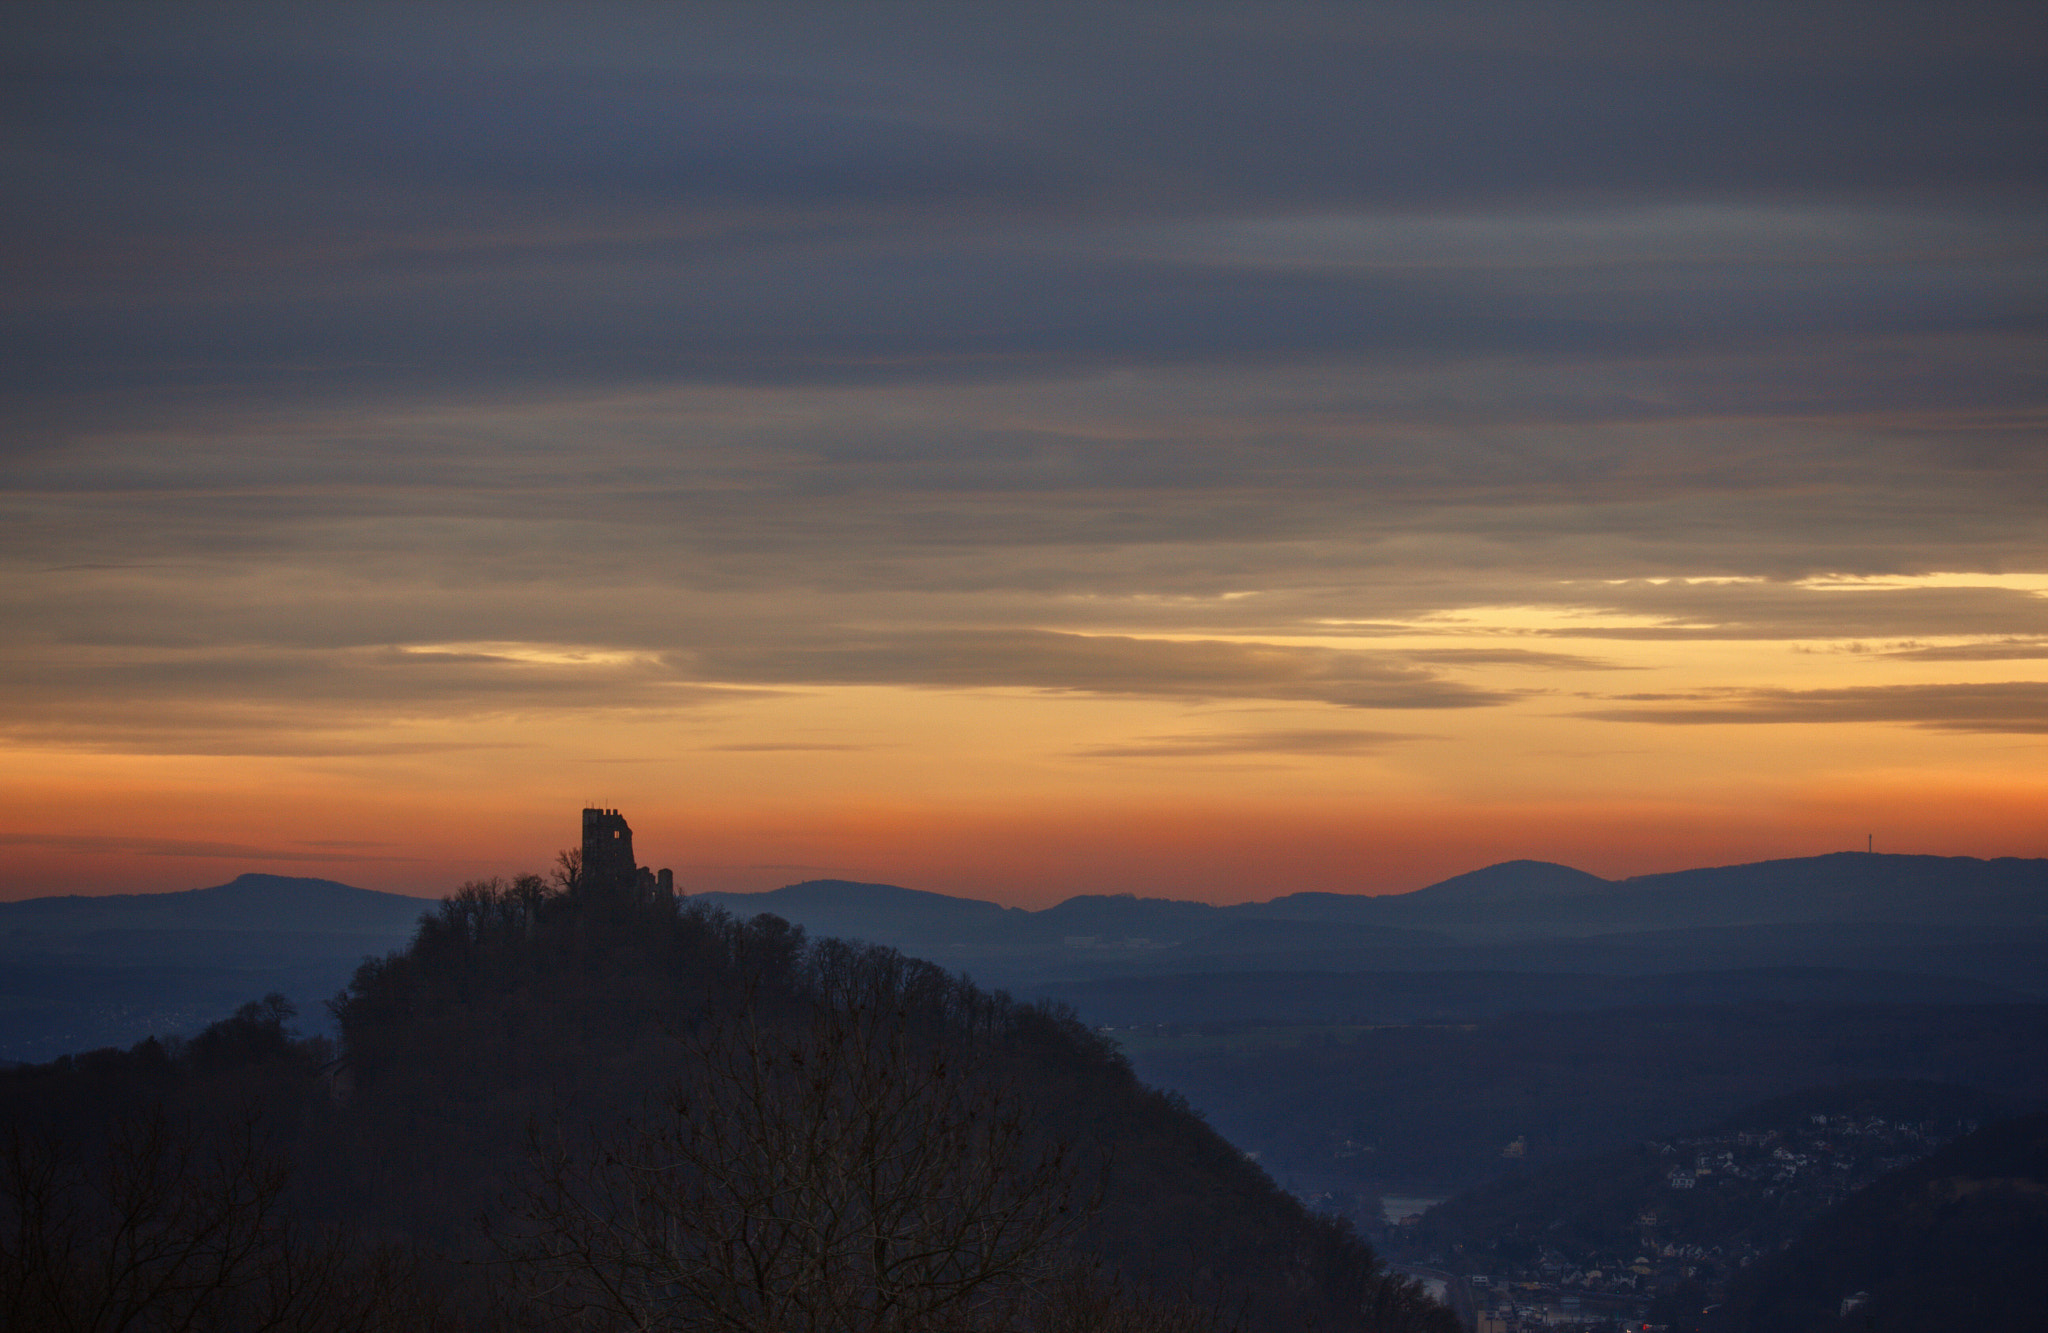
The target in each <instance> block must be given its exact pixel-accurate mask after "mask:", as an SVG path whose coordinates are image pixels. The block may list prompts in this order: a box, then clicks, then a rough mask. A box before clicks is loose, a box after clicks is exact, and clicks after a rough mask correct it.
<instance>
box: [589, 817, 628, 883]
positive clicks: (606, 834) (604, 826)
mask: <svg viewBox="0 0 2048 1333" xmlns="http://www.w3.org/2000/svg"><path fill="white" fill-rule="evenodd" d="M639 870H640V867H639V863H638V862H636V861H635V860H634V859H633V830H632V828H631V827H629V826H628V825H627V823H626V819H625V816H623V815H621V814H620V813H619V812H618V811H616V810H592V809H586V810H584V812H583V885H584V887H585V888H586V889H593V890H605V889H611V890H615V891H617V892H620V893H632V892H634V891H635V890H636V889H637V888H638V887H639V878H640V874H639Z"/></svg>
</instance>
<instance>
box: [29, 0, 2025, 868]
mask: <svg viewBox="0 0 2048 1333" xmlns="http://www.w3.org/2000/svg"><path fill="white" fill-rule="evenodd" d="M324 13H325V17H318V16H314V17H308V16H306V15H303V14H300V13H299V12H298V10H297V7H291V6H277V5H270V4H261V5H250V6H246V7H214V6H202V5H196V4H190V5H162V4H147V5H134V6H116V5H104V4H84V3H77V0H70V2H68V3H63V4H57V5H51V6H48V7H43V8H38V7H35V6H31V5H24V4H17V5H14V6H10V16H9V19H8V21H7V23H6V24H5V31H4V33H0V60H4V70H5V75H4V83H0V127H4V132H0V154H4V163H5V178H6V180H7V182H8V185H7V188H6V192H5V195H4V204H0V266H4V279H0V330H4V332H0V337H4V343H0V346H4V355H0V421H4V431H0V629H4V634H0V845H4V852H5V855H4V857H0V897H9V898H18V897H26V896H33V895H41V894H48V893H68V892H83V893H103V892H130V891H137V890H161V889H183V888H192V887H196V886H199V885H206V884H213V883H218V882H221V881H222V880H224V879H227V878H230V877H232V876H233V875H235V874H238V873H240V872H242V871H245V870H259V871H268V872H275V873H282V874H301V875H319V876H323V877H327V878H333V879H340V880H344V881H346V882H348V883H352V884H359V885H363V886H365V887H371V888H383V889H392V890H398V891H403V892H408V893H418V894H434V893H441V892H445V891H447V890H448V889H450V888H452V887H454V886H455V885H457V884H459V883H461V882H462V881H463V880H465V879H469V878H473V877H477V876H483V875H490V874H500V873H510V872H514V871H518V870H522V869H537V868H541V867H544V866H545V865H546V864H547V863H548V862H550V861H551V860H552V858H553V856H554V854H555V852H556V851H557V850H558V849H560V848H562V847H565V846H567V845H569V844H570V843H571V842H572V841H573V840H574V839H575V838H576V836H577V815H576V812H577V810H578V808H579V807H582V806H584V805H605V806H615V807H618V808H620V809H622V810H623V811H624V813H625V814H626V816H627V818H628V819H629V820H630V821H631V823H632V824H633V827H634V829H635V837H636V842H637V844H638V850H639V851H640V855H641V859H642V860H643V861H645V862H647V863H648V864H650V865H655V866H672V867H674V868H675V870H676V872H677V878H678V883H679V887H680V888H683V889H685V890H701V889H707V888H723V889H730V888H768V887H773V886H774V885H777V884H781V883H787V882H790V881H793V880H798V879H805V878H815V877H821V876H835V877H846V878H861V879H878V880H885V881H889V882H893V883H899V884H904V885H908V886H911V887H915V888H923V889H932V890H936V891H940V892H946V893H955V894H967V895H972V896H977V897H991V898H998V899H1001V900H1003V901H1006V902H1012V903H1018V904H1023V905H1028V906H1041V905H1045V904H1048V903H1051V902H1054V901H1057V900H1059V899H1061V898H1064V897H1067V896H1069V895H1072V894H1076V893H1089V892H1124V891H1130V892H1138V893H1144V894H1153V895H1168V896H1177V897H1187V898H1201V899H1206V900H1211V901H1219V902H1236V901H1244V900H1248V899H1263V898H1269V897H1272V896H1274V895H1276V894H1280V893H1287V892H1292V891H1296V890H1302V889H1322V890H1339V891H1347V892H1386V891H1397V890H1406V889H1411V888H1415V887H1419V886H1421V885H1423V884H1426V883H1429V882H1431V881H1433V880H1436V879H1441V878H1443V877H1445V876H1448V875H1451V874H1455V873H1458V872H1460V871H1465V870H1470V869H1474V868H1477V867H1479V866H1483V865H1486V864H1489V863H1491V862H1494V861H1500V860H1505V859H1509V858H1513V857H1536V858H1541V859H1546V860H1556V861H1563V862H1567V863H1570V864H1572V865H1576V866H1579V867H1581V868H1583V869H1586V870H1590V871H1593V872H1596V873H1599V874H1603V875H1609V876H1619V875H1626V874H1637V873H1643V872H1649V871H1657V870H1669V869H1677V868H1682V867H1685V866H1691V865H1702V864H1725V863H1730V862H1738V861H1748V860H1758V859H1763V858H1766V857H1772V856H1786V855H1806V854H1812V853H1818V852H1826V851H1834V850H1840V849H1845V848H1850V847H1854V848H1858V849H1860V848H1862V847H1863V846H1865V839H1866V836H1871V835H1874V838H1875V846H1876V848H1877V850H1879V851H1895V852H1935V853H1944V854H1967V855H1976V856H2048V436H2044V433H2043V427H2044V423H2048V336H2044V334H2048V58H2044V52H2048V43H2044V42H2043V41H2042V40H2041V23H2040V15H2039V11H2038V7H2037V4H2031V3H2030V4H2013V5H1969V4H1943V5H1931V4H1912V5H1887V4H1870V3H1858V4H1825V3H1814V4H1798V5H1788V4H1778V3H1773V4H1756V5H1745V4H1728V3H1711V4H1700V5H1689V4H1687V5H1680V4H1656V3H1642V2H1641V0H1637V2H1635V3H1616V4H1612V5H1604V4H1570V5H1531V4H1525V3H1519V2H1511V3H1499V4H1484V3H1481V4H1457V3H1441V4H1427V5H1423V4H1410V5H1352V4H1345V5H1329V6H1323V5H1285V4H1266V3H1260V4H1231V5H1201V4H1175V5H1160V6H1145V5H1128V4H1103V3H1097V4H1086V5H1078V6H1073V7H1066V6H1058V5H1050V4H1002V5H972V4H935V5H930V6H912V5H856V4H825V5H819V6H795V5H776V4H746V5H740V4H734V5H727V6H689V7H670V6H647V7H644V8H643V7H633V6H624V5H611V6H595V7H589V8H585V7H575V8H571V7H560V8H555V7H541V6H521V5H498V4H492V5H481V4H479V5H476V6H473V7H470V6H442V7H428V6H423V5H401V6H390V7H378V6H371V5H353V4H352V5H337V6H330V7H326V9H325V11H324Z"/></svg>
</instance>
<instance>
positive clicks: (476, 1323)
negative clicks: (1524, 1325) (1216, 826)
mask: <svg viewBox="0 0 2048 1333" xmlns="http://www.w3.org/2000/svg"><path fill="white" fill-rule="evenodd" d="M333 1010H334V1017H335V1019H336V1021H337V1025H338V1028H339V1032H340V1038H339V1042H338V1044H336V1043H330V1042H329V1041H327V1040H325V1039H321V1038H310V1039H305V1038H300V1037H299V1036H297V1035H296V1032H295V1030H294V1028H293V1026H292V1023H293V1018H294V1015H293V1013H292V1010H291V1007H290V1006H289V1005H288V1004H286V1003H284V1002H283V1001H282V1000H280V999H277V998H275V997H273V998H271V999H269V1000H266V1001H260V1002H256V1003H252V1004H249V1005H246V1006H244V1007H243V1008H242V1009H241V1010H240V1011H239V1012H237V1013H236V1014H234V1015H233V1016H231V1017H230V1018H227V1019H225V1020H223V1021H221V1022H219V1023H216V1024H214V1025H213V1026H211V1027H209V1028H207V1029H206V1030H205V1031H203V1032H201V1033H200V1034H199V1035H198V1036H196V1037H194V1038H192V1039H190V1040H189V1041H176V1040H162V1041H160V1040H156V1039H151V1040H149V1041H145V1042H143V1043H141V1044H140V1045H137V1046H135V1047H133V1048H132V1049H129V1050H126V1051H119V1050H103V1051H96V1052H91V1053H88V1054H84V1055H78V1056H71V1057H66V1058H63V1059H60V1060H58V1061H56V1062H54V1063H51V1064H47V1065H42V1066H35V1067H32V1068H27V1069H19V1070H14V1071H10V1072H8V1073H6V1074H4V1075H0V1089H4V1095H0V1117H4V1125H0V1136H4V1137H0V1147H4V1153H5V1157H4V1161H0V1228H4V1230H5V1237H6V1241H7V1243H6V1245H5V1246H4V1255H5V1257H4V1260H0V1322H4V1323H5V1324H6V1326H8V1327H21V1328H31V1327H33V1328H45V1327H47V1328H61V1329H76V1330H102V1329H105V1330H112V1329H131V1328H132V1329H158V1328H162V1329H170V1328H191V1329H209V1328H215V1329H228V1328H245V1327H263V1328H278V1329H303V1330H313V1329H372V1330H374V1329H379V1328H390V1329H399V1328H417V1327H423V1326H428V1325H429V1324H431V1325H433V1326H436V1327H451V1328H473V1329H515V1328H553V1327H563V1328H568V1327H574V1328H579V1329H586V1328H587V1329H654V1328H660V1329H732V1330H739V1329H746V1330H759V1331H761V1333H767V1331H768V1330H775V1331H777V1333H786V1331H788V1330H800V1329H802V1330H819V1331H821V1333H823V1331H825V1330H847V1331H848V1333H851V1331H852V1330H855V1329H859V1330H867V1331H869V1333H890V1331H896V1333H914V1331H917V1330H949V1331H950V1330H958V1331H959V1333H970V1331H971V1330H1019V1331H1020V1333H1024V1331H1039V1330H1042V1331H1043V1333H1055V1331H1057V1330H1074V1331H1075V1333H1079V1330H1083V1329H1089V1330H1094V1329H1103V1330H1117V1329H1123V1330H1128V1331H1129V1333H1143V1331H1145V1330H1161V1331H1162V1333H1164V1331H1167V1330H1188V1331H1189V1333H1194V1331H1196V1330H1207V1329H1225V1328H1241V1329H1245V1330H1257V1329H1274V1330H1279V1329H1288V1330H1294V1329H1303V1328H1317V1329H1327V1330H1346V1329H1357V1330H1367V1329H1374V1330H1410V1329H1412V1330H1436V1331H1438V1333H1448V1330H1451V1329H1454V1328H1455V1327H1456V1324H1455V1321H1454V1320H1452V1319H1451V1316H1450V1315H1449V1313H1448V1312H1447V1311H1444V1310H1442V1309H1441V1308H1440V1307H1437V1306H1434V1305H1432V1304H1430V1303H1429V1302H1428V1301H1426V1300H1425V1299H1424V1298H1423V1297H1422V1296H1421V1294H1420V1292H1419V1290H1418V1289H1417V1288H1416V1287H1415V1286H1414V1285H1413V1284H1411V1283H1409V1282H1407V1281H1406V1280H1404V1279H1402V1278H1400V1277H1398V1276H1396V1275H1394V1274H1392V1273H1390V1272H1388V1271H1387V1270H1386V1268H1385V1267H1384V1266H1383V1265H1382V1264H1381V1263H1380V1262H1379V1260H1378V1259H1377V1258H1376V1257H1375V1256H1374V1255H1373V1253H1372V1252H1371V1251H1370V1250H1369V1249H1368V1248H1367V1247H1366V1246H1365V1245H1363V1244H1362V1243H1361V1242H1360V1241H1359V1240H1358V1239H1357V1238H1355V1237H1354V1236H1353V1235H1352V1234H1351V1233H1350V1232H1349V1230H1348V1229H1347V1227H1346V1226H1345V1225H1344V1224H1342V1223H1339V1222H1335V1221H1332V1220H1330V1219H1326V1218H1319V1217H1315V1216H1312V1215H1310V1214H1309V1213H1307V1212H1306V1211H1304V1210H1303V1209H1302V1208H1301V1207H1300V1205H1298V1204H1297V1203H1296V1202H1295V1201H1294V1200H1293V1199H1291V1198H1290V1197H1289V1196H1287V1195H1286V1194H1285V1193H1283V1192H1282V1191H1281V1190H1279V1189H1278V1188H1277V1187H1276V1186H1275V1185H1274V1184H1273V1183H1272V1182H1271V1181H1270V1180H1269V1179H1267V1178H1266V1177H1265V1176H1264V1175H1263V1174H1262V1173H1261V1172H1260V1171H1259V1169H1258V1168H1257V1167H1256V1166H1254V1165H1253V1164H1252V1163H1250V1162H1249V1161H1247V1160H1246V1159H1245V1158H1244V1156H1243V1155H1242V1154H1241V1153H1239V1152H1238V1151H1237V1150H1235V1149H1233V1148H1232V1147H1231V1146H1230V1145H1229V1144H1228V1143H1226V1142H1225V1141H1224V1140H1223V1139H1222V1138H1221V1137H1220V1136H1219V1135H1218V1134H1217V1133H1215V1132H1214V1131H1213V1130H1211V1129H1210V1128H1209V1127H1208V1126H1207V1125H1206V1124H1204V1123H1203V1122H1202V1121H1201V1120H1200V1119H1199V1118H1198V1117H1197V1116H1195V1115H1194V1114H1192V1113H1191V1112H1190V1111H1189V1109H1188V1107H1187V1105H1186V1104H1185V1102H1184V1101H1182V1100H1181V1099H1180V1098H1178V1097H1176V1096H1173V1095H1170V1094H1164V1093H1160V1092H1157V1091H1154V1090H1152V1089H1149V1088H1147V1087H1145V1086H1143V1085H1142V1084H1140V1083H1139V1082H1138V1081H1137V1079H1136V1078H1135V1077H1134V1075H1133V1074H1132V1072H1131V1070H1130V1068H1129V1066H1128V1064H1127V1063H1126V1062H1125V1061H1124V1059H1123V1058H1122V1056H1121V1055H1120V1054H1119V1053H1118V1052H1117V1051H1116V1050H1115V1048H1114V1047H1112V1046H1110V1045H1109V1044H1107V1043H1106V1042H1105V1041H1104V1040H1103V1039H1102V1038H1100V1037H1099V1036H1098V1035H1097V1034H1095V1033H1094V1032H1092V1031H1090V1030H1089V1029H1087V1028H1086V1027H1084V1026H1082V1025H1081V1024H1080V1023H1079V1022H1078V1021H1077V1020H1076V1019H1075V1018H1074V1017H1073V1016H1072V1015H1071V1014H1070V1013H1068V1012H1066V1011H1063V1010H1061V1009H1059V1008H1057V1007H1051V1006H1046V1005H1032V1004H1020V1003H1016V1002H1014V1001H1012V1000H1010V999H1009V998H1007V997H1006V996H1003V995H1001V994H991V993H988V992H985V991H982V990H980V989H977V988H976V987H974V986H972V985H971V984H969V983H968V982H967V981H965V980H964V979H962V978H959V977H956V976H954V975H951V974H949V973H947V972H945V971H944V970H942V969H940V968H938V967H936V966H933V965H931V964H928V963H923V962H919V961H916V960H913V959H909V958H906V957H904V956H902V955H900V954H898V953H896V952H894V951H891V950H886V949H877V948H869V947H864V946H857V945H850V944H846V943H843V942H840V941H836V940H814V939H810V938H807V937H806V936H805V934H804V933H803V932H802V931H801V930H799V929H796V928H794V927H791V926H789V925H788V924H787V923H786V922H783V921H781V920H780V919H778V918H775V917H772V916H760V917H756V918H754V919H752V920H749V921H739V920H736V919H734V918H733V917H731V916H729V915H727V914H725V913H723V912H721V911H718V910H715V909H709V908H704V907H693V906H683V907H678V906H677V905H676V904H675V903H674V902H673V901H672V900H668V899H664V898H661V897H659V896H655V895H645V894H638V893H631V892H624V891H620V890H617V889H614V888H610V887H604V888H599V887H597V886H594V885H590V884H586V883H584V882H582V881H581V880H580V879H579V877H578V876H577V875H576V874H575V872H574V866H573V864H565V866H564V868H563V870H562V872H561V873H559V874H558V875H557V876H556V877H555V879H554V880H553V881H552V882H549V881H543V880H541V879H539V878H537V877H523V878H521V879H518V880H516V881H513V882H510V883H500V882H495V881H494V882H490V883H480V884H471V885H468V886H466V887H465V888H464V889H462V890H461V891H460V892H458V893H456V894H455V895H453V896H452V897H450V898H449V899H447V900H445V901H444V902H443V903H441V904H440V905H439V907H438V909H437V910H435V911H433V912H430V913H429V914H427V915H426V916H425V917H423V918H422V920H421V922H420V926H419V929H418V933H417V935H416V936H415V938H414V939H413V941H412V943H411V945H410V946H409V947H408V948H406V949H404V950H402V951H400V952H397V953H393V954H391V955H389V956H387V957H383V958H378V959H372V960H370V961H367V962H366V963H365V964H364V965H363V966H362V968H361V969H360V970H359V971H358V972H357V974H356V976H355V978H354V980H353V981H352V983H351V984H350V985H349V986H348V988H347V989H346V990H345V991H344V992H343V993H342V994H341V995H340V996H338V997H337V998H336V999H335V1001H334V1002H333Z"/></svg>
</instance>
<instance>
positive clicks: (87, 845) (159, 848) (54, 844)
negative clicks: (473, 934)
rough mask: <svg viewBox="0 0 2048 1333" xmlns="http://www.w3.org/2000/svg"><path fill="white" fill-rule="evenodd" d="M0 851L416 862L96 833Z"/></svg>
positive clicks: (44, 837) (16, 842)
mask: <svg viewBox="0 0 2048 1333" xmlns="http://www.w3.org/2000/svg"><path fill="white" fill-rule="evenodd" d="M0 847H47V848H51V849H53V850H55V851H60V852H73V853H76V854H78V855H81V856H97V855H108V854H113V855H130V856H197V857H205V858H208V859H212V858H216V857H217V858H221V859H240V858H245V857H246V858H251V859H255V860H260V861H315V862H318V861H325V862H350V861H415V860H418V859H419V858H418V857H412V856H381V855H372V854H370V853H367V852H307V851H280V850H278V849H277V848H274V847H256V846H250V845H246V844H243V843H237V842H200V841H196V840H193V839H187V838H130V837H117V836H112V835H104V834H95V833H0Z"/></svg>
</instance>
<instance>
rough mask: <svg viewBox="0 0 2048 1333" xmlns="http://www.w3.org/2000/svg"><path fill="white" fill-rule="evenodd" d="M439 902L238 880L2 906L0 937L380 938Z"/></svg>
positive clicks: (283, 879)
mask: <svg viewBox="0 0 2048 1333" xmlns="http://www.w3.org/2000/svg"><path fill="white" fill-rule="evenodd" d="M437 901H438V900H437V899H432V898H413V897H409V896H407V895H405V894H399V893H383V892H380V891H378V890H376V889H359V888H356V887H355V886H353V885H350V884H343V883H340V882H339V881H337V880H331V879H309V878H304V877H300V876H293V875H259V874H247V875H238V876H236V877H235V878H234V879H233V880H230V881H229V882H228V883H226V884H216V885H214V886H213V887H211V888H206V889H185V890H182V891H179V892H175V893H116V894H106V895H103V896H98V897H92V896H87V895H83V894H66V895H64V896H61V897H51V898H24V899H21V900H19V901H17V902H11V903H10V902H0V932H6V931H33V932H46V933H58V934H69V933H74V932H79V931H99V930H263V931H271V930H282V931H293V932H303V931H340V932H346V933H359V932H360V933H369V934H383V933H385V932H387V931H389V930H390V929H391V928H393V927H394V926H400V927H409V926H410V925H411V924H412V923H414V922H416V921H417V920H418V919H419V915H420V913H421V912H423V911H427V910H430V909H431V908H432V907H433V906H434V904H435V903H436V902H437Z"/></svg>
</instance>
